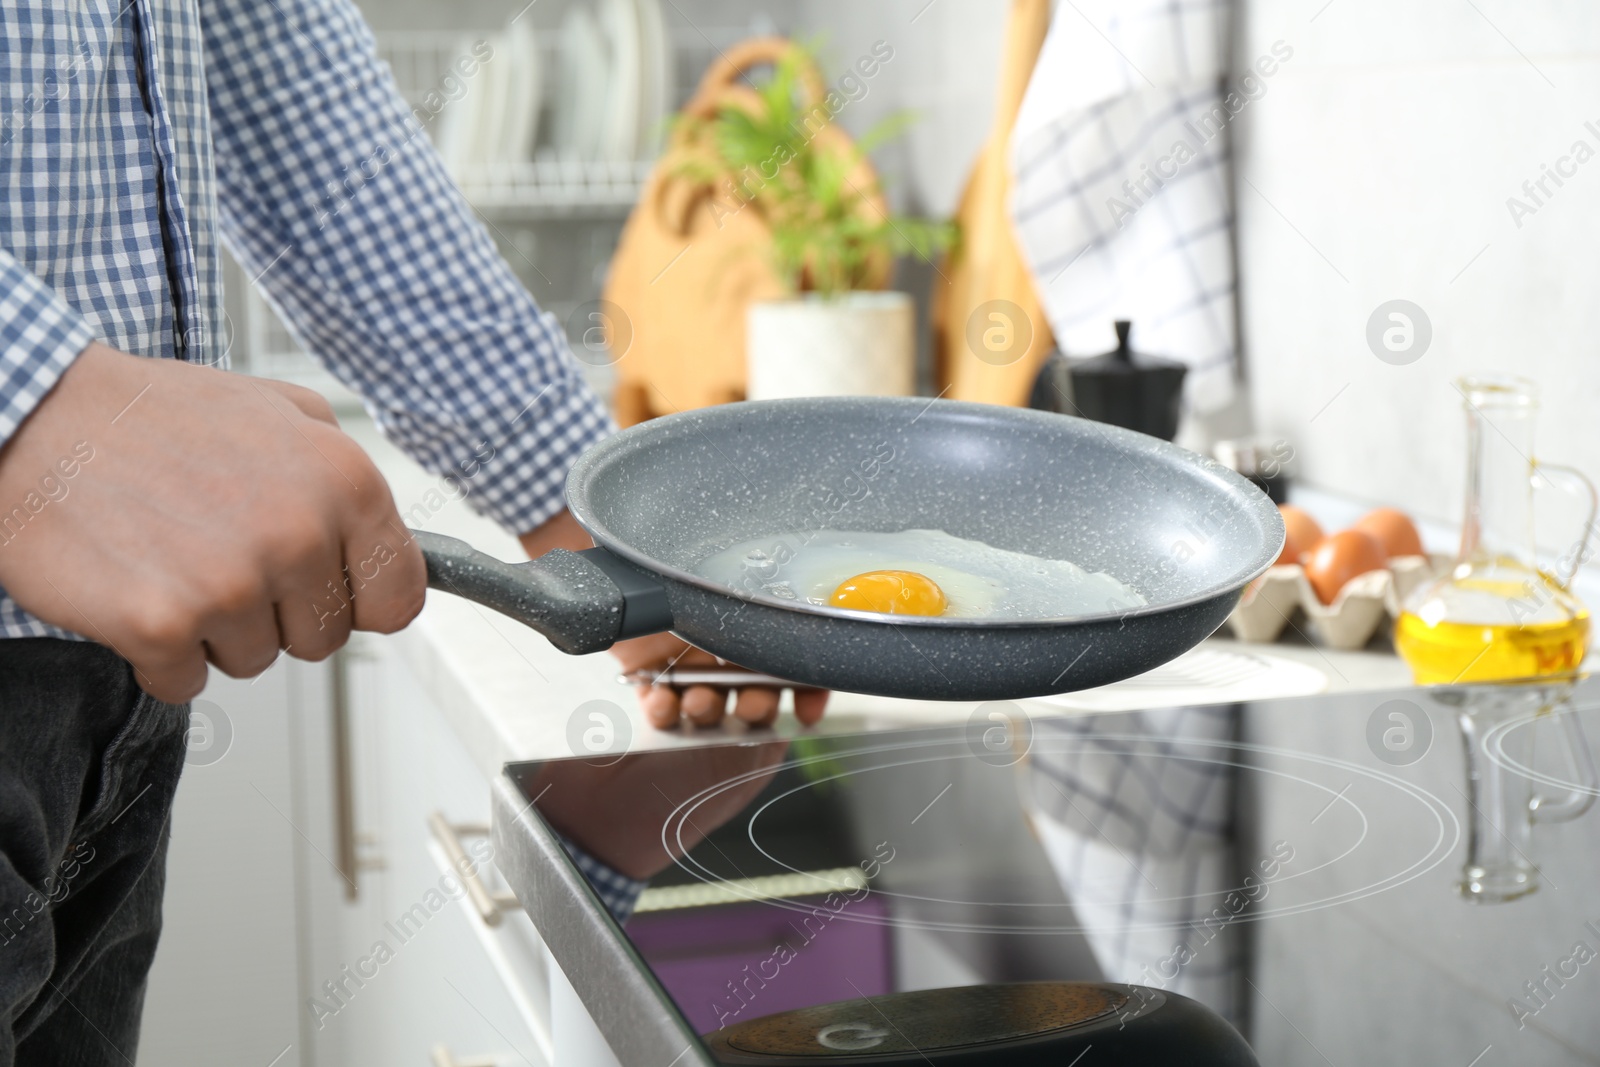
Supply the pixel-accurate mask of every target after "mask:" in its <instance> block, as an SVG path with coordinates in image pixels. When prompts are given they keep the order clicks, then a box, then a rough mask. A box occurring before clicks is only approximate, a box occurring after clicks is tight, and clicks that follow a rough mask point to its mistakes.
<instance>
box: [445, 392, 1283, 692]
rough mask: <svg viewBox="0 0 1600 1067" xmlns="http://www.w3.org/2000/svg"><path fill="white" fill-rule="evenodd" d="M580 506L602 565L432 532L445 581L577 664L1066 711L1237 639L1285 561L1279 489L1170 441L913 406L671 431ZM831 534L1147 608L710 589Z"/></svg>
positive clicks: (753, 416) (648, 434)
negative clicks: (1243, 611) (1235, 631)
mask: <svg viewBox="0 0 1600 1067" xmlns="http://www.w3.org/2000/svg"><path fill="white" fill-rule="evenodd" d="M567 503H568V506H569V507H570V508H571V509H572V513H573V515H574V516H575V517H576V518H577V520H578V521H579V522H580V523H582V525H583V527H584V528H585V529H586V530H588V532H589V534H590V535H591V536H592V537H593V538H594V540H595V544H596V545H597V546H599V547H597V548H594V549H590V550H588V551H585V552H566V551H561V550H557V551H553V552H550V553H547V554H546V555H544V556H542V557H541V558H539V559H537V560H533V561H531V562H523V563H516V564H511V563H504V562H501V561H499V560H496V559H493V558H491V557H489V556H486V555H484V554H482V553H480V552H477V551H476V550H474V549H472V548H471V547H470V546H468V545H467V544H465V543H464V542H462V541H458V540H456V539H454V538H448V537H441V536H439V535H436V534H429V533H421V532H419V533H418V534H417V538H418V540H419V542H420V543H421V546H422V549H423V554H424V555H425V556H426V558H427V562H428V584H429V586H430V587H431V588H434V589H438V590H442V591H445V592H450V593H456V594H458V595H461V596H464V597H467V598H468V599H471V600H474V601H477V602H478V603H480V604H483V605H485V606H486V607H490V608H493V609H495V610H497V611H500V612H503V613H504V614H506V615H509V616H511V617H512V618H515V619H518V620H520V621H521V622H524V623H526V624H527V625H529V626H531V627H533V628H534V629H536V630H538V631H539V632H540V633H542V634H544V635H545V636H546V637H548V638H549V639H550V641H551V643H552V644H554V645H555V646H556V647H557V648H559V649H561V650H562V651H563V652H568V653H573V654H581V653H587V652H595V651H599V650H601V649H604V648H607V647H609V646H610V645H611V644H612V643H613V642H614V641H617V640H619V639H621V638H625V637H636V636H639V635H642V634H648V633H655V632H658V631H661V630H671V631H673V632H674V633H676V634H678V635H679V636H680V637H682V638H683V639H684V640H686V641H689V642H690V643H692V644H695V645H698V646H699V647H701V648H703V649H706V650H707V651H709V652H712V653H715V654H716V655H718V656H721V657H723V658H724V659H728V660H731V661H733V662H735V663H739V664H743V665H744V666H746V667H749V668H752V669H754V670H758V671H763V672H766V673H768V674H772V675H777V676H778V677H781V678H789V679H793V680H794V681H795V682H796V683H799V684H803V685H812V686H819V687H824V688H829V689H841V690H848V691H852V692H859V693H873V694H878V695H882V696H893V697H909V698H920V699H929V700H1002V699H1017V698H1021V697H1029V696H1040V695H1043V694H1047V693H1061V692H1067V691H1070V690H1076V689H1085V688H1088V687H1090V686H1096V685H1104V684H1106V683H1108V682H1114V681H1117V680H1119V679H1122V678H1128V677H1132V676H1133V675H1136V674H1140V673H1143V672H1144V671H1147V670H1150V669H1151V668H1153V667H1157V666H1159V665H1160V664H1162V663H1165V662H1167V661H1168V660H1170V659H1172V658H1173V657H1175V656H1177V655H1179V654H1181V653H1183V652H1184V651H1186V650H1188V649H1189V648H1191V647H1193V646H1194V645H1196V644H1198V643H1199V642H1200V641H1201V640H1203V639H1204V638H1205V637H1207V636H1208V635H1209V634H1211V632H1212V631H1214V630H1215V629H1216V628H1217V627H1218V626H1220V625H1221V624H1222V622H1223V620H1224V619H1226V618H1227V616H1228V613H1229V611H1231V610H1232V608H1233V606H1234V604H1235V602H1236V601H1237V600H1238V598H1239V594H1240V592H1241V591H1242V590H1243V588H1244V586H1245V585H1246V584H1247V583H1248V582H1249V581H1250V580H1251V579H1252V578H1254V577H1256V576H1257V575H1259V574H1261V573H1262V572H1263V571H1265V570H1266V569H1267V568H1268V567H1269V566H1271V565H1272V563H1273V561H1274V560H1276V559H1277V557H1278V552H1279V550H1280V549H1281V547H1282V544H1283V521H1282V519H1281V518H1280V516H1279V514H1278V509H1277V508H1276V507H1274V506H1273V504H1272V502H1271V501H1269V500H1268V499H1267V497H1266V496H1265V495H1264V494H1262V493H1261V492H1260V491H1259V490H1257V489H1256V488H1255V487H1254V486H1253V485H1251V484H1250V483H1249V482H1247V481H1246V480H1245V479H1243V478H1241V477H1239V476H1238V475H1237V474H1234V473H1233V472H1232V471H1229V470H1227V469H1225V468H1223V467H1221V466H1220V465H1218V464H1216V463H1214V462H1212V461H1211V460H1208V459H1205V458H1203V457H1201V456H1198V455H1196V454H1194V453H1192V452H1188V451H1185V450H1184V449H1181V448H1177V447H1176V446H1174V445H1171V444H1168V443H1167V442H1165V441H1159V440H1157V439H1155V438H1153V437H1147V436H1144V435H1143V434H1137V433H1133V432H1131V431H1128V430H1123V429H1119V428H1117V427H1114V426H1108V425H1104V424H1101V423H1095V422H1088V421H1085V420H1082V419H1074V418H1069V417H1067V416H1063V415H1054V414H1048V413H1044V412H1037V411H1027V410H1022V409H1017V408H1004V407H995V406H990V405H984V404H966V403H958V402H955V401H944V400H935V401H931V402H930V401H928V400H923V399H916V398H819V399H805V400H778V401H766V402H757V403H744V404H728V405H724V406H721V407H715V408H707V409H704V410H700V411H691V412H685V413H683V414H679V415H672V416H668V417H666V418H661V419H656V420H654V421H652V422H647V423H644V424H641V425H639V426H635V427H633V428H631V429H628V430H625V431H623V432H622V433H619V434H617V435H616V436H614V437H612V438H610V439H608V440H606V441H603V442H601V443H600V444H599V445H596V446H595V447H594V448H592V449H590V450H589V451H588V452H587V453H585V454H584V455H583V457H582V458H580V459H579V461H578V462H577V464H576V465H575V466H574V467H573V469H572V472H571V474H570V475H569V476H568V479H567ZM824 528H827V529H838V530H875V531H876V530H882V531H897V530H905V529H921V528H931V529H938V530H944V531H946V532H948V533H950V534H953V535H955V536H957V537H963V538H970V539H972V540H977V541H984V542H987V543H988V544H991V545H993V546H995V547H997V548H1003V549H1010V550H1013V551H1018V552H1026V553H1029V554H1031V555H1035V556H1041V557H1047V558H1056V559H1067V560H1071V561H1072V562H1074V563H1076V564H1078V565H1079V566H1082V567H1084V568H1085V569H1087V570H1091V571H1105V572H1107V573H1109V574H1110V575H1112V576H1113V577H1115V578H1117V579H1118V580H1119V581H1121V582H1123V583H1124V584H1126V585H1129V586H1132V587H1133V588H1134V589H1135V590H1137V591H1138V592H1139V593H1140V594H1142V595H1143V596H1144V598H1145V599H1146V600H1147V601H1148V604H1147V605H1145V606H1143V607H1139V608H1135V609H1123V610H1117V611H1106V612H1102V613H1099V614H1094V615H1087V616H1085V615H1078V616H1074V617H1063V618H1053V619H1040V620H1028V621H1015V620H998V619H964V618H951V617H943V616H941V617H918V616H906V615H892V616H891V615H869V614H863V613H859V612H851V611H845V610H843V609H839V608H832V607H826V606H817V605H812V604H810V603H807V602H804V601H798V600H783V599H779V598H777V597H774V596H771V595H768V594H766V593H765V592H763V591H762V588H763V587H762V586H761V584H760V583H759V582H755V581H752V582H749V583H748V584H746V585H745V587H744V588H738V587H736V586H730V585H725V584H719V583H718V582H714V581H712V580H710V579H707V578H703V577H701V576H699V575H697V574H696V573H695V570H694V568H695V566H696V564H698V563H699V562H700V561H702V560H704V559H705V558H706V557H707V556H710V555H711V554H713V553H715V552H717V551H720V550H722V549H724V548H727V547H729V546H731V545H734V544H738V543H740V542H743V541H748V540H751V539H753V538H756V537H763V536H768V535H773V534H801V535H803V533H804V532H805V531H811V530H818V529H824ZM912 569H915V568H912ZM840 577H841V579H843V578H844V577H848V575H841V576H840Z"/></svg>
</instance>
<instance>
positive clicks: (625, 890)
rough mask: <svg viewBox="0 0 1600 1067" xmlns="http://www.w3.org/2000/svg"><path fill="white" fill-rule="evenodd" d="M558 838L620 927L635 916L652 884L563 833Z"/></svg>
mask: <svg viewBox="0 0 1600 1067" xmlns="http://www.w3.org/2000/svg"><path fill="white" fill-rule="evenodd" d="M556 837H557V838H558V839H559V840H560V841H561V845H562V847H563V848H565V849H566V850H567V855H569V856H571V857H572V862H573V863H574V864H576V865H577V867H578V871H579V872H580V873H581V874H582V875H583V876H584V877H585V878H586V879H588V880H589V886H590V888H592V889H593V890H594V891H595V895H596V896H598V897H599V898H600V903H602V904H604V905H605V906H606V910H607V911H609V912H610V913H611V917H612V918H613V919H616V920H617V924H618V925H619V926H620V925H621V924H623V923H625V922H627V921H628V919H629V917H630V916H632V915H633V909H634V908H635V907H637V906H638V904H639V897H640V895H641V894H643V893H644V891H645V889H646V888H648V887H649V885H650V883H649V882H643V881H640V880H639V879H637V878H629V877H628V876H627V875H625V874H620V873H618V872H617V871H614V870H612V869H611V868H610V867H608V866H606V865H605V864H604V863H601V862H600V861H599V860H597V859H595V858H594V857H593V856H591V855H589V854H588V853H587V852H585V851H583V849H581V848H579V847H578V846H577V845H574V844H573V843H572V842H571V841H568V840H567V839H566V838H565V837H562V836H561V835H560V834H557V835H556Z"/></svg>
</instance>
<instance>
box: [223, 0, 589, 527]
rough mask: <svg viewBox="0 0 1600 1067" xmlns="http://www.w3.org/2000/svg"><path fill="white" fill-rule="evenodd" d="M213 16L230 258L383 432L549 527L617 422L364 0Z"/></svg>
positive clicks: (290, 2) (246, 6) (487, 505)
mask: <svg viewBox="0 0 1600 1067" xmlns="http://www.w3.org/2000/svg"><path fill="white" fill-rule="evenodd" d="M201 13H202V19H203V22H204V26H203V29H204V33H205V46H206V85H207V92H208V94H209V98H210V111H211V124H212V132H213V143H214V145H215V152H216V164H217V179H218V200H219V207H220V213H221V218H222V227H223V233H224V236H225V237H226V238H227V240H228V242H229V244H230V245H231V246H232V248H233V251H234V253H235V255H236V256H238V258H239V259H240V261H241V263H243V264H244V266H245V267H246V269H247V270H249V271H250V273H251V274H252V275H258V276H259V279H260V284H261V285H262V287H263V288H264V290H265V291H266V293H267V295H268V297H269V299H270V300H271V301H272V303H273V304H274V306H275V307H276V308H277V309H278V310H279V312H280V313H281V314H282V315H283V317H284V318H285V320H286V321H287V322H288V324H289V326H290V328H291V329H292V330H294V332H295V334H296V335H297V337H298V338H299V339H300V341H301V342H302V343H303V344H304V345H305V346H306V348H307V349H308V350H310V351H311V352H312V353H314V354H315V355H317V356H318V357H319V358H321V359H322V360H323V361H324V362H325V363H327V364H328V366H329V367H330V369H332V370H333V372H334V373H335V374H336V375H338V377H339V378H340V379H341V380H343V381H344V382H345V383H346V384H348V385H349V386H350V387H351V388H353V389H355V390H356V391H357V392H358V393H360V394H361V395H362V397H363V398H364V399H365V401H366V405H367V410H368V411H369V412H370V413H371V414H372V416H373V418H374V420H375V421H376V422H377V424H378V426H379V427H380V428H381V429H382V430H383V431H384V432H385V434H387V435H388V436H389V437H390V438H392V439H393V440H394V441H395V442H396V443H398V444H399V445H400V446H401V447H402V448H405V449H406V450H407V451H408V452H410V453H411V455H413V456H414V457H415V458H416V459H418V460H419V461H420V462H421V463H422V464H423V465H424V466H425V467H427V468H429V469H430V470H432V471H434V472H435V473H437V474H441V475H444V474H449V475H453V476H454V478H455V479H456V480H458V481H459V482H460V483H462V484H464V485H466V486H467V488H468V493H469V495H468V497H467V499H468V501H469V502H470V503H471V504H472V505H473V506H474V507H476V508H477V509H478V510H479V511H481V512H484V513H485V514H488V515H490V516H491V517H493V518H495V519H497V520H498V521H499V522H500V523H501V524H503V525H504V526H506V527H507V528H508V529H510V530H512V531H514V532H517V533H522V532H526V531H527V530H530V529H532V528H534V527H535V526H537V525H539V524H540V523H541V522H543V521H544V520H545V519H547V518H549V517H550V516H551V515H553V514H555V513H556V512H557V511H559V510H560V509H561V507H562V496H561V491H562V487H563V484H564V482H565V480H566V474H567V470H568V468H569V467H570V466H571V465H572V463H573V461H574V460H575V459H576V458H577V456H578V454H579V453H581V452H582V451H583V450H584V449H585V448H587V447H588V446H589V445H591V444H593V443H594V442H595V441H597V440H599V439H600V438H601V437H604V436H605V435H606V434H608V433H609V432H611V430H612V429H613V426H612V423H611V419H610V416H609V415H608V414H607V413H606V411H605V408H604V406H603V405H602V404H601V402H600V401H599V399H598V398H597V397H596V396H595V395H594V393H593V392H592V391H591V390H590V389H589V388H588V387H587V385H586V384H585V383H584V381H583V379H582V377H581V376H580V375H579V373H578V369H577V365H576V361H575V360H574V358H573V357H572V354H571V352H570V350H569V349H568V346H567V340H566V335H565V333H564V331H563V330H562V328H561V326H560V324H559V323H558V322H557V321H556V320H555V319H554V318H553V317H552V316H550V315H548V314H544V313H542V312H541V311H540V310H539V308H538V307H537V306H536V305H535V304H534V302H533V299H532V297H531V296H529V294H528V292H527V290H525V289H524V288H523V286H522V285H521V283H520V282H519V281H518V280H517V278H516V276H515V275H514V274H513V273H512V271H511V269H510V267H509V266H508V265H507V263H506V262H505V260H504V259H503V258H502V257H501V255H500V253H499V252H498V251H497V250H496V248H495V246H494V243H493V242H492V241H491V240H490V239H489V236H488V234H487V233H486V232H485V231H484V229H483V227H482V226H481V225H480V224H479V223H478V222H477V220H476V219H474V218H473V216H472V213H471V211H470V209H469V208H468V207H467V204H466V202H465V201H464V200H463V199H462V197H461V195H460V193H459V191H458V190H457V189H456V188H455V186H454V184H453V183H452V182H451V181H450V179H449V177H448V176H447V175H446V173H445V171H444V168H443V166H442V165H441V164H440V162H439V158H438V156H437V154H436V153H435V152H434V150H433V148H432V146H431V145H430V144H429V143H428V140H427V137H426V136H425V135H424V134H423V133H422V132H421V128H420V127H419V125H418V124H417V122H416V120H415V118H414V117H413V115H412V113H411V112H410V111H409V110H408V108H407V107H406V104H405V102H404V101H403V100H402V99H401V97H400V94H399V91H398V89H397V88H396V86H395V84H394V80H393V78H392V77H391V76H390V74H389V71H388V68H387V67H386V66H384V64H383V63H382V62H380V61H379V60H378V58H377V52H376V45H375V42H374V40H373V38H372V35H371V32H370V31H369V30H368V28H367V26H366V24H365V23H364V22H363V21H362V18H361V15H360V14H359V12H357V10H356V8H355V6H354V5H353V4H352V3H350V2H349V0H275V2H273V3H270V4H261V3H254V2H250V0H217V2H214V3H209V4H206V5H203V6H202V8H201ZM401 504H402V511H404V510H405V508H404V502H401Z"/></svg>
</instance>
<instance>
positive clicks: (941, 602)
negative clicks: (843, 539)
mask: <svg viewBox="0 0 1600 1067" xmlns="http://www.w3.org/2000/svg"><path fill="white" fill-rule="evenodd" d="M828 603H829V604H831V605H832V606H833V607H836V608H846V609H848V610H850V611H875V612H877V613H878V614H880V615H943V614H944V612H945V608H947V607H948V606H949V604H950V602H949V601H948V600H947V599H946V598H945V595H944V590H943V589H940V588H939V587H938V585H936V584H935V583H934V581H933V579H932V578H929V577H928V576H927V575H925V574H918V573H917V572H916V571H868V572H867V573H865V574H858V575H856V576H855V577H854V578H846V579H845V580H844V581H842V582H840V583H839V588H837V589H835V590H834V591H833V595H832V596H830V597H829V598H828Z"/></svg>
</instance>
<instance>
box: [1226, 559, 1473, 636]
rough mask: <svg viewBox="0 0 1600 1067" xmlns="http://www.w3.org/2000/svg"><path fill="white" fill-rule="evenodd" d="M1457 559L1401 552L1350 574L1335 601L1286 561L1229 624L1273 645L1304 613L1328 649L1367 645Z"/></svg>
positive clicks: (1254, 588) (1261, 581)
mask: <svg viewBox="0 0 1600 1067" xmlns="http://www.w3.org/2000/svg"><path fill="white" fill-rule="evenodd" d="M1454 562H1455V561H1454V559H1453V558H1452V557H1450V556H1442V555H1441V556H1396V557H1394V558H1393V559H1391V560H1390V561H1389V567H1388V569H1386V570H1378V571H1368V572H1367V573H1366V574H1359V575H1357V576H1356V577H1354V578H1352V579H1350V580H1349V581H1348V582H1346V583H1345V586H1344V588H1343V589H1341V590H1339V595H1338V596H1337V597H1335V598H1334V601H1333V603H1332V604H1324V603H1323V602H1322V601H1320V600H1318V599H1317V594H1316V591H1315V590H1313V589H1312V588H1311V582H1310V580H1309V579H1308V578H1307V577H1306V571H1305V568H1304V567H1302V566H1300V564H1298V563H1284V564H1281V565H1279V566H1276V567H1273V568H1272V569H1270V570H1268V571H1267V573H1266V574H1263V575H1262V576H1261V577H1260V578H1257V579H1256V580H1255V581H1254V582H1251V583H1250V585H1249V586H1247V587H1246V588H1245V591H1244V595H1243V596H1241V597H1240V598H1239V604H1238V606H1237V607H1235V608H1234V609H1233V614H1232V615H1229V616H1228V624H1229V626H1230V627H1232V629H1233V634H1234V636H1235V637H1237V638H1238V639H1239V640H1241V641H1251V642H1255V643H1257V644H1270V643H1271V642H1273V641H1276V640H1277V639H1278V637H1279V636H1280V635H1281V634H1282V633H1283V631H1284V630H1286V629H1287V628H1288V627H1289V626H1290V624H1291V623H1294V622H1295V618H1296V616H1300V617H1303V618H1304V619H1305V621H1306V624H1307V626H1306V627H1303V628H1302V629H1306V630H1308V631H1309V633H1308V636H1309V637H1310V638H1311V639H1312V640H1313V641H1316V642H1317V643H1319V644H1323V645H1326V646H1328V647H1329V648H1338V649H1357V648H1364V647H1366V644H1367V642H1368V641H1371V640H1372V635H1373V634H1374V633H1376V632H1377V630H1378V627H1379V626H1380V625H1382V624H1383V621H1384V619H1385V618H1389V619H1394V618H1398V617H1399V615H1400V609H1401V605H1403V604H1404V603H1405V600H1406V597H1408V596H1410V595H1411V591H1412V590H1413V589H1415V588H1417V586H1419V585H1422V584H1423V583H1424V582H1427V581H1429V580H1431V579H1433V578H1435V577H1437V576H1438V575H1441V574H1444V573H1446V572H1448V571H1449V569H1450V567H1451V565H1452V564H1453V563H1454ZM1297 628H1300V627H1297Z"/></svg>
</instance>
